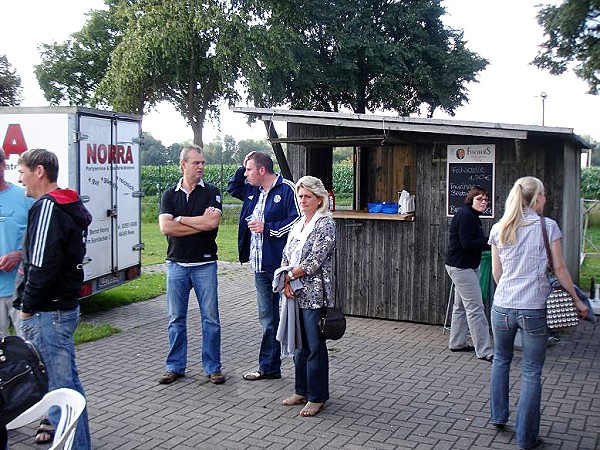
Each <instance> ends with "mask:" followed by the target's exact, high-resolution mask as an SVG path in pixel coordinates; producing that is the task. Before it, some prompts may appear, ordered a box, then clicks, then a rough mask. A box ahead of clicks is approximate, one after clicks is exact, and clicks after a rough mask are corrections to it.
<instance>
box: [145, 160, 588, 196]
mask: <svg viewBox="0 0 600 450" xmlns="http://www.w3.org/2000/svg"><path fill="white" fill-rule="evenodd" d="M237 168H238V166H237V165H235V164H228V165H223V167H221V166H220V165H211V166H207V167H206V169H205V172H204V174H205V175H204V176H205V179H206V181H208V182H209V183H212V184H215V185H217V186H218V187H219V188H220V189H221V192H223V194H225V189H226V187H227V181H228V180H229V178H230V177H231V175H233V173H234V172H235V171H236V169H237ZM180 176H181V172H180V171H179V167H178V166H176V165H170V166H161V167H158V166H143V167H142V190H143V191H144V193H145V194H146V195H148V196H156V195H158V194H159V192H162V191H163V190H165V189H166V188H167V187H169V186H171V185H173V184H175V183H177V181H178V180H179V177H180ZM333 191H334V192H335V193H336V195H337V194H340V195H344V194H346V195H351V194H352V192H353V191H354V177H353V167H352V163H351V162H347V161H343V162H340V163H337V164H334V165H333ZM581 197H582V198H585V199H590V200H600V167H588V168H585V169H582V171H581Z"/></svg>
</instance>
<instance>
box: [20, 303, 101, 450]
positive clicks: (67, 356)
mask: <svg viewBox="0 0 600 450" xmlns="http://www.w3.org/2000/svg"><path fill="white" fill-rule="evenodd" d="M78 323H79V307H77V308H75V309H72V310H69V311H49V312H43V311H42V312H36V313H35V314H34V315H33V316H31V317H30V318H28V319H21V332H22V333H23V337H24V338H25V339H27V340H29V341H31V342H33V344H34V345H35V346H36V348H37V349H38V351H39V352H40V355H42V358H43V359H44V363H45V364H46V369H47V371H48V389H49V390H51V391H52V390H54V389H58V388H70V389H74V390H76V391H78V392H80V393H81V395H83V396H84V397H85V392H84V391H83V386H82V385H81V381H80V380H79V374H78V373H77V365H76V364H75V345H74V343H73V333H75V328H77V324H78ZM59 411H60V410H59V409H58V408H50V411H49V413H48V419H49V420H50V422H51V423H52V425H53V426H54V428H56V427H57V426H58V421H59V419H60V412H59ZM91 447H92V446H91V438H90V428H89V423H88V414H87V407H86V408H85V409H84V410H83V413H82V414H81V416H80V417H79V421H78V422H77V429H76V431H75V440H74V441H73V448H74V449H75V448H76V449H78V450H80V449H81V450H87V449H90V448H91Z"/></svg>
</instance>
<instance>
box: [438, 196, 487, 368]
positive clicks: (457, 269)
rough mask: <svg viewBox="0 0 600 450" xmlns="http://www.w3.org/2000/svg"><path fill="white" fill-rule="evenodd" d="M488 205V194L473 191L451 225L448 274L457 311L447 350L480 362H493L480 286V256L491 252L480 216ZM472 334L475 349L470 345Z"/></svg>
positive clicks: (455, 310)
mask: <svg viewBox="0 0 600 450" xmlns="http://www.w3.org/2000/svg"><path fill="white" fill-rule="evenodd" d="M488 203H489V196H488V193H487V192H486V191H485V190H484V189H483V188H481V187H479V186H476V187H474V188H472V189H471V190H470V191H469V192H468V194H467V196H466V197H465V205H464V206H462V207H460V208H459V209H458V211H456V214H455V215H454V218H453V219H452V222H451V224H450V238H449V245H448V255H447V257H446V272H448V275H450V278H451V279H452V282H453V283H454V308H453V310H452V325H451V328H450V339H449V342H448V347H449V348H450V350H451V351H453V352H472V351H475V354H476V355H477V358H479V359H481V360H483V361H488V362H492V359H493V353H492V346H491V344H490V332H489V324H488V321H487V318H486V317H485V311H484V309H483V298H482V296H481V288H480V286H479V264H480V263H481V252H482V251H483V250H489V249H490V246H489V245H488V243H487V237H486V236H485V235H484V234H483V227H482V225H481V219H480V218H479V216H480V215H481V214H482V213H483V212H485V210H486V208H487V205H488ZM468 332H470V333H471V339H472V340H473V345H474V347H472V346H470V345H468V344H467V333H468Z"/></svg>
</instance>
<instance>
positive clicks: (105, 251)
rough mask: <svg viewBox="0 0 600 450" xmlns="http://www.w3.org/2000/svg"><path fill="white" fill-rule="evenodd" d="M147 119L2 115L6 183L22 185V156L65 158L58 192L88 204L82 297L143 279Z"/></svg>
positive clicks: (8, 111) (56, 111)
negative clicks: (38, 151)
mask: <svg viewBox="0 0 600 450" xmlns="http://www.w3.org/2000/svg"><path fill="white" fill-rule="evenodd" d="M141 121H142V118H141V116H137V115H131V114H121V113H114V112H108V111H100V110H97V109H90V108H82V107H77V106H64V107H63V106H57V107H40V108H35V107H0V143H2V148H3V149H4V153H5V154H6V157H7V159H6V163H7V164H6V165H7V167H6V173H5V178H6V180H7V181H10V182H12V183H14V184H17V185H18V184H19V183H18V177H19V173H18V165H17V161H18V159H19V155H21V154H22V153H23V152H24V151H26V150H29V149H33V148H45V149H47V150H50V151H52V152H54V153H56V155H57V156H58V159H59V164H60V169H59V174H58V186H59V187H70V188H72V189H74V190H76V191H77V192H78V193H79V195H80V196H81V198H82V200H83V202H84V204H85V206H86V207H87V209H88V210H89V211H90V213H91V214H92V224H91V225H90V227H89V230H88V237H87V252H86V256H85V259H84V266H83V268H84V284H83V287H82V290H81V292H80V296H81V297H82V298H83V297H87V296H90V295H92V294H94V293H96V292H99V291H103V290H105V289H108V288H111V287H114V286H118V285H120V284H122V283H124V282H126V281H129V280H132V279H135V278H138V277H139V276H140V274H141V251H142V248H143V244H142V241H141V197H142V195H143V194H142V191H141V167H140V141H141V136H142V126H141Z"/></svg>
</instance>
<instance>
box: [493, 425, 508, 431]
mask: <svg viewBox="0 0 600 450" xmlns="http://www.w3.org/2000/svg"><path fill="white" fill-rule="evenodd" d="M492 425H494V426H495V427H496V430H498V431H504V430H506V424H505V423H492Z"/></svg>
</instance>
